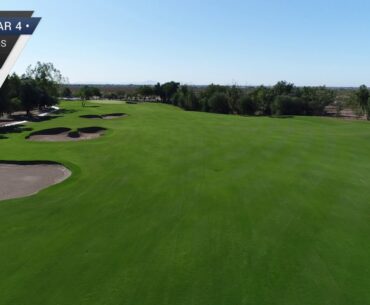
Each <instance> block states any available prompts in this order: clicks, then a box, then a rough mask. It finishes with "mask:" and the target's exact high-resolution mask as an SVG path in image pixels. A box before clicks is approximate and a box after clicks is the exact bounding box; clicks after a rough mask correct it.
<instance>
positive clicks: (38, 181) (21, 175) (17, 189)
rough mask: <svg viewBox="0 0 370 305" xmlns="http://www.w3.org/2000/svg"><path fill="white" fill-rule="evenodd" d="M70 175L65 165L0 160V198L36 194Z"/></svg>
mask: <svg viewBox="0 0 370 305" xmlns="http://www.w3.org/2000/svg"><path fill="white" fill-rule="evenodd" d="M70 175H71V172H70V171H69V170H68V169H67V168H66V167H64V166H62V165H60V164H57V163H52V162H48V163H45V162H0V181H1V183H0V200H6V199H13V198H20V197H26V196H30V195H33V194H36V193H38V192H39V191H41V190H43V189H45V188H47V187H49V186H51V185H55V184H58V183H60V182H62V181H64V180H66V179H67V178H68V177H69V176H70Z"/></svg>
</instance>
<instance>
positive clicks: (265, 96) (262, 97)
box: [250, 86, 274, 115]
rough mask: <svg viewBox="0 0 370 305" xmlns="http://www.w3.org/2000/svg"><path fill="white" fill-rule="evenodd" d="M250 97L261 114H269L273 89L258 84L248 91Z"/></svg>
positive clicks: (272, 99)
mask: <svg viewBox="0 0 370 305" xmlns="http://www.w3.org/2000/svg"><path fill="white" fill-rule="evenodd" d="M250 97H251V98H252V99H253V101H254V103H255V104H256V105H257V107H258V111H259V112H260V113H261V114H263V115H270V114H271V106H272V102H273V101H274V93H273V90H271V89H269V88H266V87H264V86H260V87H258V88H257V89H255V90H254V91H252V92H251V93H250Z"/></svg>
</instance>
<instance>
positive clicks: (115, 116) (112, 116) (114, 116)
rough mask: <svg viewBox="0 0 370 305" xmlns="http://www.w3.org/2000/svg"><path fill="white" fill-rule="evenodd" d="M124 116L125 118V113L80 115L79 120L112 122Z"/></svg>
mask: <svg viewBox="0 0 370 305" xmlns="http://www.w3.org/2000/svg"><path fill="white" fill-rule="evenodd" d="M125 116H127V114H125V113H109V114H102V115H96V114H87V115H81V116H80V118H84V119H103V120H113V119H118V118H123V117H125Z"/></svg>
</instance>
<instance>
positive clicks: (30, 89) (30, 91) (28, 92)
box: [19, 78, 42, 116]
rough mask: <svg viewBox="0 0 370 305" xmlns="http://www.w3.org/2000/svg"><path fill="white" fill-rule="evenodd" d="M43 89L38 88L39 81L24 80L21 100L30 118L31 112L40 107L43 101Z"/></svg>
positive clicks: (20, 95)
mask: <svg viewBox="0 0 370 305" xmlns="http://www.w3.org/2000/svg"><path fill="white" fill-rule="evenodd" d="M41 95H42V92H41V89H40V88H39V87H38V86H37V81H36V80H34V79H32V78H24V79H22V81H21V85H20V94H19V97H20V100H21V103H22V106H23V108H24V109H25V110H26V111H27V115H28V116H30V114H31V110H32V109H34V108H36V107H37V106H38V105H39V101H40V99H41Z"/></svg>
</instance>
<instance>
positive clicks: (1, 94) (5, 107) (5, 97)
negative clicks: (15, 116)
mask: <svg viewBox="0 0 370 305" xmlns="http://www.w3.org/2000/svg"><path fill="white" fill-rule="evenodd" d="M20 82H21V80H20V78H19V77H18V76H17V75H16V74H12V75H10V76H8V78H7V79H6V80H5V82H4V84H3V86H2V88H1V90H0V115H2V114H4V113H9V114H11V113H12V112H14V111H18V110H21V105H20V100H19V98H18V99H17V97H19V89H20Z"/></svg>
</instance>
